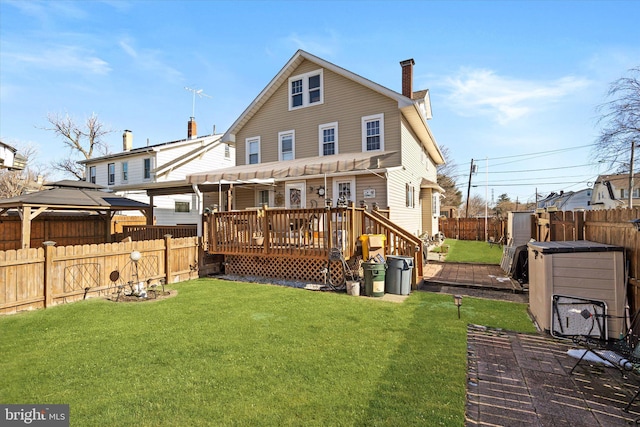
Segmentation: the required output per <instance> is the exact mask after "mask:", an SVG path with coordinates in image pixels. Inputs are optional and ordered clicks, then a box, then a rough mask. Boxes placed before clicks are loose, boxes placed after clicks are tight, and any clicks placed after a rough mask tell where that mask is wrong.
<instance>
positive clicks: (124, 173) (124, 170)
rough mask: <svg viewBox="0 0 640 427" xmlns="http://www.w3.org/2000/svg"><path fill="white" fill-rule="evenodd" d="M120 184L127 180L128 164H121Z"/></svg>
mask: <svg viewBox="0 0 640 427" xmlns="http://www.w3.org/2000/svg"><path fill="white" fill-rule="evenodd" d="M121 166H122V182H127V181H128V180H129V162H122V163H121Z"/></svg>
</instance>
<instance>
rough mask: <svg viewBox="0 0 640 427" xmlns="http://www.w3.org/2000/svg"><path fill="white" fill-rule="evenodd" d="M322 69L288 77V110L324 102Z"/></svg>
mask: <svg viewBox="0 0 640 427" xmlns="http://www.w3.org/2000/svg"><path fill="white" fill-rule="evenodd" d="M323 80H324V79H323V73H322V69H320V70H316V71H311V72H308V73H305V74H300V75H298V76H294V77H289V110H295V109H297V108H304V107H309V106H311V105H316V104H322V103H323V102H324V83H323Z"/></svg>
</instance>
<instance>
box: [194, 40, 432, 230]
mask: <svg viewBox="0 0 640 427" xmlns="http://www.w3.org/2000/svg"><path fill="white" fill-rule="evenodd" d="M413 65H414V61H413V60H412V59H410V60H407V61H402V62H401V67H402V93H398V92H395V91H393V90H390V89H387V88H386V87H383V86H381V85H379V84H377V83H374V82H372V81H370V80H367V79H365V78H363V77H361V76H359V75H357V74H354V73H352V72H350V71H347V70H345V69H343V68H340V67H338V66H336V65H334V64H332V63H330V62H328V61H325V60H323V59H321V58H318V57H316V56H314V55H311V54H309V53H307V52H305V51H302V50H299V51H298V52H296V53H295V54H294V55H293V57H292V58H291V59H290V60H289V62H287V64H286V65H285V66H284V68H282V70H281V71H280V72H279V73H278V74H277V75H276V76H275V77H274V78H273V79H272V80H271V82H270V83H269V84H268V85H267V86H266V87H265V88H264V89H263V90H262V92H260V94H259V95H258V96H257V98H256V99H255V100H254V101H253V102H252V103H251V104H250V105H249V106H248V107H247V109H246V110H245V111H244V112H243V113H242V115H241V116H240V117H239V118H238V119H237V120H236V121H235V122H234V123H233V124H232V126H231V127H230V129H229V130H228V131H227V132H226V133H225V134H224V136H223V138H222V142H223V143H229V144H235V145H236V156H237V157H236V163H237V166H236V167H234V168H231V169H228V170H220V171H212V172H211V173H205V174H192V175H190V176H189V177H188V181H189V182H192V183H211V184H215V183H218V182H230V181H233V180H234V179H236V180H237V181H236V182H237V183H236V184H234V187H233V208H234V209H237V210H243V209H246V208H249V207H255V206H261V205H263V204H267V205H269V206H276V207H286V208H300V207H302V208H305V207H308V208H313V207H320V206H323V205H324V204H325V203H331V204H332V205H334V206H335V205H336V204H337V203H339V202H341V201H344V202H347V203H348V202H353V203H355V205H356V206H360V205H364V204H366V205H367V206H368V207H369V208H371V207H373V206H374V205H377V206H378V207H379V208H381V209H386V208H388V209H389V210H390V213H389V215H390V216H389V218H390V219H391V220H392V221H393V222H394V223H396V224H397V225H399V226H401V227H403V228H404V229H406V230H408V231H410V232H411V233H413V234H415V235H419V234H421V233H422V232H424V231H426V232H428V233H429V234H435V233H436V232H437V231H438V217H439V216H440V194H441V193H443V192H444V190H443V189H442V188H441V187H440V186H439V185H438V184H437V183H436V166H437V165H440V164H443V163H444V159H443V156H442V153H441V151H440V149H439V147H438V144H437V143H436V141H435V138H434V137H433V135H432V133H431V130H430V129H429V126H428V125H427V120H428V119H430V118H431V104H430V99H429V92H428V91H427V90H422V91H418V92H414V91H413V89H412V85H413V81H412V80H413ZM248 180H251V181H252V184H250V185H246V184H245V185H243V184H242V183H243V182H246V181H248Z"/></svg>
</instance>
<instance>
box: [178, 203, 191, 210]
mask: <svg viewBox="0 0 640 427" xmlns="http://www.w3.org/2000/svg"><path fill="white" fill-rule="evenodd" d="M175 203H176V204H175V212H190V211H191V203H189V202H178V201H176V202H175Z"/></svg>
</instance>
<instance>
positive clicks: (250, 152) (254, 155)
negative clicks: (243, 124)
mask: <svg viewBox="0 0 640 427" xmlns="http://www.w3.org/2000/svg"><path fill="white" fill-rule="evenodd" d="M245 143H246V146H247V159H246V161H247V164H248V165H255V164H258V163H260V137H259V136H256V137H253V138H247V139H246V140H245Z"/></svg>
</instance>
